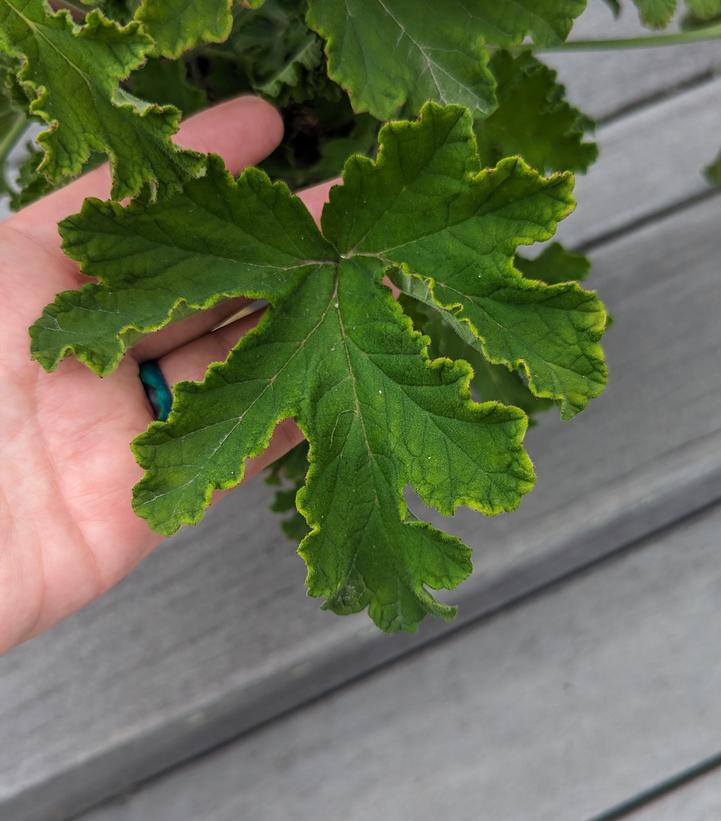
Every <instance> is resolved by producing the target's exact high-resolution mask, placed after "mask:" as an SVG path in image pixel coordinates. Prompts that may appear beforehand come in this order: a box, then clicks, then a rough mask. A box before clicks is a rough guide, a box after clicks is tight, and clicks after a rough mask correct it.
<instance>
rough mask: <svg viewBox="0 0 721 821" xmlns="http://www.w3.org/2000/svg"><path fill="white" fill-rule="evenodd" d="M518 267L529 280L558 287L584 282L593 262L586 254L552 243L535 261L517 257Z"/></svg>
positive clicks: (558, 243)
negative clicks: (563, 284) (569, 283)
mask: <svg viewBox="0 0 721 821" xmlns="http://www.w3.org/2000/svg"><path fill="white" fill-rule="evenodd" d="M516 267H517V268H518V270H519V271H520V272H521V273H522V274H524V275H525V276H527V277H528V279H540V280H541V281H543V282H546V283H548V284H549V285H556V284H557V283H559V282H574V281H575V282H580V281H581V280H584V279H585V278H586V277H587V276H588V272H589V271H590V270H591V261H590V260H589V258H588V257H587V256H586V255H585V254H579V253H576V252H574V251H568V250H567V249H566V248H564V247H563V245H561V244H560V242H552V243H551V244H550V245H547V246H546V247H545V248H544V249H543V251H542V252H541V253H540V254H539V255H538V256H537V257H536V258H535V259H526V258H525V257H521V256H519V257H516Z"/></svg>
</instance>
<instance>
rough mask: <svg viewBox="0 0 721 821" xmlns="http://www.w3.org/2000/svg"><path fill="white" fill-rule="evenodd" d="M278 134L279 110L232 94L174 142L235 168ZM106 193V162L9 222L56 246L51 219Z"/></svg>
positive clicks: (255, 157)
mask: <svg viewBox="0 0 721 821" xmlns="http://www.w3.org/2000/svg"><path fill="white" fill-rule="evenodd" d="M282 136H283V121H282V119H281V117H280V114H278V112H277V111H276V110H275V109H274V108H273V107H272V106H271V105H270V104H269V103H266V102H265V101H264V100H261V99H260V98H259V97H237V98H236V99H234V100H228V101H227V102H224V103H220V104H219V105H216V106H214V107H213V108H208V109H206V110H205V111H202V112H201V113H199V114H196V115H195V116H193V117H190V118H189V119H188V120H187V121H185V122H184V123H183V124H182V125H181V127H180V130H179V132H178V134H177V138H176V142H177V143H178V144H179V145H182V146H183V147H184V148H191V149H194V150H196V151H202V152H210V151H212V152H215V153H217V154H220V155H221V156H222V157H223V159H224V160H225V162H226V164H227V165H228V167H229V168H230V169H231V171H233V172H234V173H235V172H237V171H239V170H240V169H241V168H244V167H245V166H246V165H253V164H255V163H257V162H260V161H261V160H263V159H265V157H267V156H268V154H270V153H271V151H273V149H274V148H275V147H276V146H277V145H278V143H279V142H280V140H281V139H282ZM109 195H110V171H109V167H108V165H107V164H105V165H103V166H101V167H100V168H97V169H95V170H94V171H90V172H89V173H88V174H85V175H83V176H82V177H81V178H80V179H79V180H76V181H75V182H73V183H70V185H66V186H65V187H64V188H61V189H60V190H58V191H55V192H53V193H52V194H48V196H46V197H43V198H42V199H41V200H38V201H37V202H36V203H33V204H32V205H29V206H28V207H27V208H24V209H23V210H22V211H19V212H18V213H17V214H15V215H14V216H12V217H11V218H10V219H9V220H8V223H9V224H10V225H12V226H13V227H14V228H16V229H17V230H19V231H21V232H22V233H24V234H25V235H26V236H31V237H33V238H35V239H37V240H40V241H42V242H44V243H48V244H52V245H53V246H54V247H57V248H59V246H60V238H59V236H58V233H57V228H56V224H57V223H58V222H59V221H60V220H61V219H63V218H64V217H67V216H69V215H70V214H75V213H77V212H78V211H79V210H80V206H81V205H82V203H83V200H84V199H85V198H86V197H100V198H102V199H105V198H107V197H108V196H109Z"/></svg>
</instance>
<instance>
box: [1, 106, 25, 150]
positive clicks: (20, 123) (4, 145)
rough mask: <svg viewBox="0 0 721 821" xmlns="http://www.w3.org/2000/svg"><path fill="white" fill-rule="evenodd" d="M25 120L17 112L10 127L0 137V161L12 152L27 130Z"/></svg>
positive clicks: (21, 114) (22, 115)
mask: <svg viewBox="0 0 721 821" xmlns="http://www.w3.org/2000/svg"><path fill="white" fill-rule="evenodd" d="M27 124H28V121H27V118H26V117H25V115H24V114H23V113H22V112H18V113H17V116H16V117H15V120H14V121H13V123H12V125H11V126H10V127H9V128H8V129H7V130H6V131H5V133H4V134H3V135H2V137H0V161H2V162H4V161H5V159H6V157H7V155H8V154H9V153H10V152H11V151H12V150H13V148H14V147H15V144H16V143H17V141H18V140H19V139H20V137H22V135H23V134H24V132H25V129H26V128H27Z"/></svg>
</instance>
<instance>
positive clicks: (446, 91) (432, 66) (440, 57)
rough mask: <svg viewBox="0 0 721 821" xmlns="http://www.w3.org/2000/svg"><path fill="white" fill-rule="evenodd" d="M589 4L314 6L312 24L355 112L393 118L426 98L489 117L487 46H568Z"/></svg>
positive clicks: (484, 0) (316, 2)
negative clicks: (527, 41) (573, 28)
mask: <svg viewBox="0 0 721 821" xmlns="http://www.w3.org/2000/svg"><path fill="white" fill-rule="evenodd" d="M584 7H585V0H540V2H538V1H537V0H519V2H515V3H513V8H509V6H508V5H507V4H503V3H498V2H497V0H444V3H443V12H442V14H439V13H438V10H437V8H436V4H435V3H434V2H432V0H346V1H345V2H342V3H341V2H338V0H310V2H309V8H308V22H309V25H310V26H311V28H313V29H315V30H316V31H317V32H318V33H319V34H320V35H321V36H322V37H323V38H324V39H325V40H326V41H327V43H326V54H327V56H328V73H329V75H330V76H331V77H332V78H333V79H334V80H335V81H336V82H337V83H339V84H340V85H342V86H343V87H344V88H345V89H347V90H348V92H349V94H350V96H351V99H352V101H353V107H354V109H355V110H356V111H359V112H361V111H367V112H369V113H370V114H372V115H373V116H374V117H377V118H378V119H388V118H389V117H391V116H392V115H393V114H394V113H395V112H397V111H398V110H399V109H400V108H401V106H404V105H406V106H408V108H409V109H410V110H411V111H412V112H414V113H415V112H417V111H418V110H419V109H420V107H421V105H422V104H423V102H424V101H425V100H436V101H438V102H440V103H458V104H461V105H466V106H468V107H469V108H470V109H471V110H472V111H473V112H474V113H475V114H476V115H478V116H487V115H488V114H490V113H491V112H492V111H493V109H494V108H495V105H496V99H495V80H494V77H493V74H492V73H491V72H490V71H489V69H488V66H487V63H488V51H487V49H486V48H485V45H484V44H485V43H490V44H493V45H500V46H506V45H514V44H516V43H520V42H521V41H522V40H523V39H524V37H526V36H531V37H532V38H533V40H534V41H535V42H536V43H537V44H539V45H548V44H555V43H559V42H561V41H563V40H564V39H565V38H566V36H567V35H568V32H569V31H570V28H571V26H572V24H573V20H574V19H575V17H577V16H578V15H579V14H580V13H581V11H583V9H584Z"/></svg>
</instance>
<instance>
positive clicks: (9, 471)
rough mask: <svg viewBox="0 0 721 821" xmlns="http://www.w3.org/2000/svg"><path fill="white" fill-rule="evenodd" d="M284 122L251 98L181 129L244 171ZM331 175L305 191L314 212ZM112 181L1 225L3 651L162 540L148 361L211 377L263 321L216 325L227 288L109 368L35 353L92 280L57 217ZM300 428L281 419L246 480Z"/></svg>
mask: <svg viewBox="0 0 721 821" xmlns="http://www.w3.org/2000/svg"><path fill="white" fill-rule="evenodd" d="M282 128H283V126H282V122H281V119H280V116H279V115H278V113H277V112H276V111H275V109H273V108H272V107H271V106H269V105H268V104H266V103H264V102H263V101H261V100H259V99H257V98H253V97H243V98H239V99H236V100H232V101H230V102H227V103H223V104H222V105H219V106H216V107H215V108H212V109H209V110H207V111H204V112H202V113H201V114H198V115H196V116H195V117H193V118H191V119H190V120H188V121H187V122H186V123H185V124H184V125H183V127H182V128H181V130H180V132H179V134H178V140H177V141H178V143H179V144H182V145H183V146H186V147H188V148H194V149H197V150H199V151H213V152H215V153H218V154H220V155H221V156H223V158H224V159H225V162H226V164H227V165H228V167H229V168H230V169H231V170H232V171H233V172H234V173H237V172H238V171H239V170H240V169H242V168H243V167H244V166H246V165H252V164H254V163H257V162H260V161H261V160H262V159H263V158H265V157H266V156H267V155H268V154H269V153H270V152H271V151H272V150H273V149H274V148H275V146H276V145H277V144H278V142H279V141H280V139H281V136H282ZM328 187H329V186H328V185H321V186H317V187H315V188H313V189H309V190H308V191H306V192H304V193H303V194H302V195H301V196H302V198H303V200H304V201H305V203H306V205H307V206H308V208H309V210H310V211H311V213H312V214H313V215H314V216H315V217H316V218H318V216H319V214H320V210H321V208H322V206H323V203H324V201H325V199H326V196H327V191H328ZM109 191H110V175H109V172H108V169H107V167H103V168H99V169H97V170H96V171H93V172H91V173H89V174H87V175H85V176H84V177H82V178H81V179H79V180H77V181H76V182H74V183H72V184H71V185H68V186H67V187H66V188H64V189H62V190H60V191H57V192H56V193H53V194H51V195H49V196H47V197H45V198H44V199H42V200H40V201H39V202H37V203H35V204H33V205H31V206H29V207H28V208H25V209H24V210H23V211H21V212H19V213H18V214H16V215H14V216H12V217H11V218H10V219H8V220H7V221H5V222H4V223H2V224H0V269H1V270H0V277H1V280H0V281H1V282H2V286H1V287H2V295H3V299H2V319H1V320H0V384H1V385H2V392H1V394H0V396H1V398H2V401H1V403H0V430H1V431H2V434H0V435H1V436H2V441H3V452H2V457H3V458H2V462H0V652H2V651H4V650H7V649H8V648H10V647H12V646H13V645H15V644H18V643H20V642H22V641H24V640H25V639H28V638H30V637H31V636H34V635H36V634H37V633H40V632H42V631H44V630H46V629H48V628H49V627H51V626H52V625H53V624H55V623H56V622H58V621H59V620H60V619H62V618H64V617H65V616H67V615H69V614H70V613H72V612H74V611H75V610H77V609H79V608H80V607H82V606H83V605H85V604H87V603H88V602H90V601H92V600H93V599H94V598H96V597H97V596H99V595H101V594H102V593H104V592H105V591H106V590H107V589H108V588H110V587H112V586H113V585H114V584H116V583H117V582H118V581H120V579H122V578H123V577H124V576H125V575H126V574H127V573H128V572H129V571H130V570H131V569H132V568H133V567H134V566H135V565H136V564H137V563H138V562H139V561H140V560H141V559H142V558H144V557H145V556H146V555H147V554H148V553H149V552H150V551H151V550H152V549H153V548H154V547H156V546H157V545H158V544H159V542H160V541H161V540H162V537H161V536H159V535H158V534H156V533H153V532H152V531H151V530H150V529H149V528H148V526H147V524H146V523H145V521H144V520H143V519H140V518H138V517H137V516H136V514H135V513H134V512H133V510H132V509H131V505H130V502H131V489H132V487H133V485H134V484H135V483H136V482H137V481H138V480H139V479H140V478H141V476H142V471H141V469H140V468H139V467H138V465H137V464H136V463H135V460H134V458H133V455H132V453H131V452H130V448H129V443H130V441H131V439H133V438H134V437H135V436H137V435H138V434H139V433H140V432H141V431H143V430H144V429H145V428H146V427H147V426H148V424H149V422H150V421H152V418H153V417H152V411H151V408H150V406H149V404H148V400H147V399H146V396H145V392H144V389H143V386H142V384H141V382H140V379H139V378H138V365H139V363H140V362H142V361H144V360H147V359H155V360H157V361H158V363H159V365H160V367H161V370H162V371H163V374H164V375H165V378H166V380H167V381H168V383H169V384H170V385H171V386H172V385H173V384H174V383H176V382H178V381H179V380H182V379H201V378H202V376H203V374H204V372H205V369H206V367H207V366H208V364H209V363H210V362H212V361H216V360H223V359H225V357H226V355H227V353H228V351H229V350H230V348H231V347H232V346H233V345H235V343H236V342H237V341H238V339H239V338H240V337H241V336H242V335H243V334H244V333H246V332H247V331H248V330H249V329H250V328H251V327H252V326H253V325H254V324H255V323H256V321H257V316H251V317H246V318H244V319H241V320H238V321H236V322H233V323H231V324H229V325H226V326H224V327H223V328H221V329H218V330H215V331H213V329H214V328H216V327H217V325H218V324H219V323H220V322H222V321H223V320H224V319H225V318H227V317H230V316H231V315H232V314H234V313H236V312H237V311H238V309H239V308H240V307H242V305H243V301H242V300H237V299H236V300H228V301H226V302H224V303H222V304H220V305H218V306H216V307H215V308H214V309H212V310H210V311H205V312H202V313H200V314H196V315H195V316H192V317H189V318H188V319H186V320H183V321H182V322H178V323H176V324H174V325H172V326H170V327H168V328H165V329H164V330H162V331H159V332H158V333H155V334H153V335H151V336H149V337H146V338H145V339H143V340H142V341H141V342H140V343H139V344H138V345H137V346H136V347H135V348H133V349H131V351H130V352H129V353H128V355H127V356H126V357H125V359H124V360H123V361H122V363H121V365H120V367H119V368H118V370H117V371H116V372H114V373H113V374H111V375H110V376H107V377H105V378H104V379H99V378H98V377H97V376H96V375H95V374H93V373H91V372H90V371H89V370H88V369H87V368H86V367H85V366H84V365H82V364H80V363H79V362H77V361H76V360H74V359H66V360H65V361H64V362H62V363H61V365H60V366H59V367H58V369H57V371H55V372H54V373H52V374H48V373H45V371H43V369H42V368H41V367H40V366H39V365H38V364H37V363H36V362H34V361H32V360H31V359H30V352H29V351H30V340H29V336H28V327H29V326H30V325H31V324H32V322H33V321H34V320H35V319H36V318H37V317H38V316H39V315H40V314H41V313H42V310H43V308H44V307H45V305H46V304H47V303H49V302H51V301H52V300H53V298H54V297H55V295H56V294H57V292H58V291H63V290H67V289H69V288H76V287H79V286H80V285H81V284H82V283H83V282H84V281H87V280H86V278H85V277H84V276H82V275H81V274H80V273H79V270H78V267H77V265H76V264H75V263H73V262H72V261H71V260H69V259H67V258H66V257H65V256H63V254H62V252H61V250H60V238H59V236H58V233H57V227H56V226H57V223H58V221H60V220H61V219H63V218H64V217H66V216H69V215H70V214H74V213H76V212H77V211H79V209H80V206H81V204H82V201H83V199H84V198H85V197H88V196H96V197H101V198H104V197H107V196H108V194H109ZM301 438H302V437H301V434H300V432H299V431H298V429H297V428H296V427H295V425H294V424H293V423H292V422H291V421H290V420H286V421H285V422H283V423H281V424H280V425H279V426H278V427H277V428H276V431H275V434H274V436H273V439H272V441H271V443H270V445H269V447H268V449H267V451H266V452H265V453H264V454H262V455H261V456H259V457H258V458H256V459H254V460H251V461H250V462H249V463H248V465H247V467H246V474H245V476H246V478H250V477H251V476H253V475H255V474H256V473H258V471H260V470H262V468H264V467H265V466H266V465H268V464H270V463H271V462H272V461H273V460H275V459H277V458H278V457H279V456H281V455H282V454H283V453H285V452H286V451H287V450H289V449H290V448H291V447H293V446H294V445H295V444H297V443H298V442H299V441H300V440H301Z"/></svg>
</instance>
